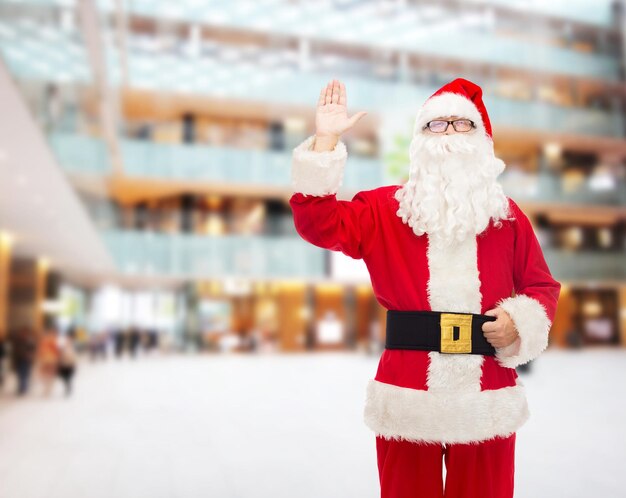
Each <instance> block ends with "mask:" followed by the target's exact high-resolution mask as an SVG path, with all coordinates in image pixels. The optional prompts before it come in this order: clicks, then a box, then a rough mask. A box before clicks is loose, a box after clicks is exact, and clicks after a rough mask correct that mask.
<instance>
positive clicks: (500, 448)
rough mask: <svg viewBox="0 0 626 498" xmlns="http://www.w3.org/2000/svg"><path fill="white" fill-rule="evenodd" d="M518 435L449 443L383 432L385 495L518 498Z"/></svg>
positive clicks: (379, 447) (380, 456) (380, 457)
mask: <svg viewBox="0 0 626 498" xmlns="http://www.w3.org/2000/svg"><path fill="white" fill-rule="evenodd" d="M515 439H516V434H515V433H513V434H511V436H509V437H507V438H501V437H497V438H493V439H490V440H487V441H483V442H481V443H477V444H448V445H445V446H443V445H441V444H435V443H433V444H421V443H413V442H408V441H404V440H399V441H398V440H387V439H384V438H382V437H380V436H377V437H376V452H377V463H378V475H379V482H380V490H381V498H417V497H419V498H512V497H513V488H514V475H515ZM444 463H445V468H446V476H445V485H444V479H443V465H444Z"/></svg>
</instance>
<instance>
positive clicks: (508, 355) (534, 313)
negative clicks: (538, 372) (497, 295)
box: [496, 294, 552, 368]
mask: <svg viewBox="0 0 626 498" xmlns="http://www.w3.org/2000/svg"><path fill="white" fill-rule="evenodd" d="M496 306H499V307H501V308H502V309H503V310H504V311H506V312H507V313H508V314H509V315H510V316H511V319H512V320H513V323H514V324H515V328H516V329H517V331H518V333H519V337H518V338H517V339H516V340H515V342H513V344H510V345H509V346H506V347H503V348H496V359H497V361H498V362H499V363H500V364H501V365H502V366H503V367H508V368H515V367H516V366H518V365H523V364H524V363H528V362H529V361H530V360H533V359H535V358H536V357H537V356H539V355H540V354H541V353H542V352H543V351H544V350H545V349H546V348H547V347H548V334H549V333H550V327H551V326H552V323H551V322H550V318H548V314H547V313H546V310H545V308H544V306H543V305H542V304H541V303H540V302H539V301H538V300H537V299H535V298H532V297H530V296H527V295H525V294H518V295H516V296H513V297H507V298H504V299H501V300H500V301H498V303H497V304H496Z"/></svg>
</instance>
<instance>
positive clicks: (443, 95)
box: [414, 78, 493, 141]
mask: <svg viewBox="0 0 626 498" xmlns="http://www.w3.org/2000/svg"><path fill="white" fill-rule="evenodd" d="M441 116H459V117H464V118H468V119H471V120H472V121H473V122H474V123H475V124H476V127H477V128H478V130H482V131H483V132H484V133H485V135H487V137H488V138H489V140H492V141H493V137H492V135H491V122H490V121H489V115H488V114H487V109H486V108H485V104H483V91H482V88H480V87H479V86H478V85H477V84H475V83H472V82H471V81H469V80H466V79H463V78H457V79H455V80H453V81H451V82H450V83H446V84H445V85H444V86H442V87H441V88H440V89H439V90H437V91H436V92H435V93H433V94H432V95H431V96H430V97H428V99H427V100H426V102H424V104H423V105H422V107H421V109H420V110H419V112H418V114H417V118H416V120H415V129H414V134H415V133H418V132H419V131H420V130H421V129H422V128H423V127H424V126H426V123H428V122H429V121H432V120H433V119H436V118H438V117H441Z"/></svg>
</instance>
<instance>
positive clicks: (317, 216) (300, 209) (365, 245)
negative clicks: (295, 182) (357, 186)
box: [289, 191, 375, 259]
mask: <svg viewBox="0 0 626 498" xmlns="http://www.w3.org/2000/svg"><path fill="white" fill-rule="evenodd" d="M370 197H371V195H369V191H362V192H359V193H357V194H356V195H355V196H354V197H353V198H352V200H351V201H343V200H337V196H336V194H329V195H324V196H312V195H305V194H302V193H299V192H296V193H294V194H293V195H292V196H291V199H290V200H289V204H290V205H291V209H292V211H293V219H294V224H295V227H296V231H297V232H298V233H299V234H300V236H301V237H302V238H303V239H304V240H306V241H308V242H310V243H311V244H313V245H316V246H318V247H322V248H324V249H330V250H332V251H341V252H343V253H344V254H346V255H347V256H350V257H352V258H354V259H361V258H363V256H364V255H365V254H367V253H368V251H369V248H370V244H371V241H372V240H373V235H374V229H375V226H374V214H373V207H372V203H371V200H370Z"/></svg>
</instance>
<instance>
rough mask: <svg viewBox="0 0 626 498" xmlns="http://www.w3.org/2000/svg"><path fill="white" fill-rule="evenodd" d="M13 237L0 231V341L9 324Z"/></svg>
mask: <svg viewBox="0 0 626 498" xmlns="http://www.w3.org/2000/svg"><path fill="white" fill-rule="evenodd" d="M12 243H13V239H12V237H11V235H10V234H8V233H7V232H0V341H2V340H3V339H5V338H6V336H7V334H8V326H9V278H10V275H11V246H12Z"/></svg>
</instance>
